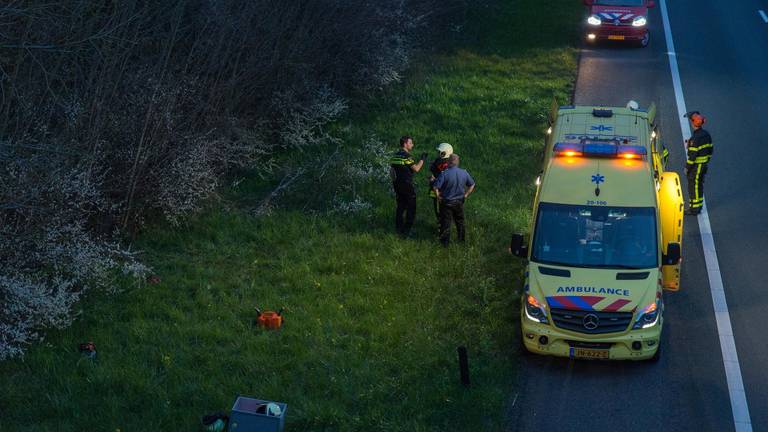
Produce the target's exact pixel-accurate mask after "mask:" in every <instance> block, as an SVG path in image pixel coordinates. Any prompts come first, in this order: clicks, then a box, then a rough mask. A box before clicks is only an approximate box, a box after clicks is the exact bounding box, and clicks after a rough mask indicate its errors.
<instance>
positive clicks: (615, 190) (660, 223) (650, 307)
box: [510, 103, 683, 360]
mask: <svg viewBox="0 0 768 432" xmlns="http://www.w3.org/2000/svg"><path fill="white" fill-rule="evenodd" d="M655 115H656V108H655V105H651V107H649V108H648V109H640V108H638V107H637V104H636V103H630V104H628V106H627V107H625V108H621V107H599V106H560V107H558V106H557V105H556V104H553V107H552V110H551V112H550V115H549V122H550V128H549V129H548V130H547V136H546V147H545V153H544V163H543V167H542V170H541V173H540V175H539V177H538V178H537V179H536V185H537V190H536V196H535V198H534V204H533V218H532V225H531V232H532V234H531V235H530V236H528V237H529V238H528V239H527V240H526V237H525V236H523V235H522V234H516V235H514V236H513V237H512V243H511V245H510V250H511V252H512V253H513V254H514V255H517V256H519V257H521V258H525V259H527V260H528V261H527V269H526V272H525V285H524V289H523V293H522V300H521V309H520V317H521V318H520V320H521V329H522V341H523V345H524V347H525V349H527V350H528V351H531V352H534V353H538V354H548V355H555V356H563V357H571V358H583V359H606V360H607V359H611V360H613V359H616V360H620V359H629V360H645V359H658V357H659V354H660V351H659V345H660V338H661V328H662V324H663V322H664V296H663V292H664V290H665V289H667V290H677V289H679V284H680V262H681V243H682V232H683V195H682V193H681V188H680V179H679V177H678V175H677V174H676V173H674V172H671V171H665V170H664V164H665V162H666V161H665V159H666V151H665V150H664V149H663V147H662V146H661V144H660V142H659V133H658V130H657V128H656V126H655V123H654V117H655Z"/></svg>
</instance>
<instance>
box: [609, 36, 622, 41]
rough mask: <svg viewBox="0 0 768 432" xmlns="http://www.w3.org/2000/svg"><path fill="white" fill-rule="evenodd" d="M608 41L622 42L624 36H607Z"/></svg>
mask: <svg viewBox="0 0 768 432" xmlns="http://www.w3.org/2000/svg"><path fill="white" fill-rule="evenodd" d="M608 39H610V40H624V36H619V35H608Z"/></svg>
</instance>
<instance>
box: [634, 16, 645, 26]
mask: <svg viewBox="0 0 768 432" xmlns="http://www.w3.org/2000/svg"><path fill="white" fill-rule="evenodd" d="M647 23H648V20H647V19H645V17H644V16H638V17H635V19H633V20H632V26H633V27H642V26H644V25H646V24H647Z"/></svg>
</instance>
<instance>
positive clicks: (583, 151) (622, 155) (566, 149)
mask: <svg viewBox="0 0 768 432" xmlns="http://www.w3.org/2000/svg"><path fill="white" fill-rule="evenodd" d="M553 153H554V155H555V156H566V157H576V156H584V157H599V158H610V159H643V158H644V157H645V156H646V155H647V154H648V152H647V151H646V149H645V147H643V146H638V145H622V144H615V143H612V142H604V143H597V142H586V143H561V142H559V143H556V144H555V148H554V151H553Z"/></svg>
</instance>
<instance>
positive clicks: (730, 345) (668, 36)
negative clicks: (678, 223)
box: [659, 0, 752, 432]
mask: <svg viewBox="0 0 768 432" xmlns="http://www.w3.org/2000/svg"><path fill="white" fill-rule="evenodd" d="M659 6H661V7H660V9H661V18H662V21H663V22H664V37H665V40H666V42H667V56H668V60H669V69H670V73H671V74H672V86H673V87H674V91H675V101H676V102H677V111H678V118H679V119H680V130H681V131H682V134H683V139H684V140H687V139H688V138H690V137H691V129H690V127H689V126H688V122H687V121H686V120H685V119H684V118H683V114H685V113H686V112H688V110H687V109H686V107H685V99H684V97H683V87H682V84H681V82H680V70H679V68H678V65H677V54H676V52H675V44H674V41H673V40H672V27H671V24H670V21H669V15H668V12H667V3H666V0H660V2H659ZM698 222H699V233H700V236H701V245H702V248H703V249H704V260H705V261H706V266H707V278H708V279H709V288H710V292H711V293H712V304H713V307H714V312H715V321H716V323H717V333H718V336H719V340H720V350H721V351H722V356H723V367H724V368H725V378H726V381H727V383H728V393H729V395H730V399H731V411H732V412H733V422H734V426H735V428H736V432H752V421H751V420H750V416H749V405H748V404H747V395H746V393H745V391H744V381H743V379H742V377H741V366H740V365H739V356H738V354H737V351H736V342H735V340H734V338H733V328H732V327H731V316H730V314H729V312H728V303H727V302H726V299H725V288H724V286H723V279H722V276H721V275H720V265H719V261H718V260H717V251H716V250H715V241H714V238H713V236H712V226H711V225H710V223H709V214H708V213H707V203H706V201H705V202H704V207H702V211H701V213H700V214H699V216H698Z"/></svg>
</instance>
